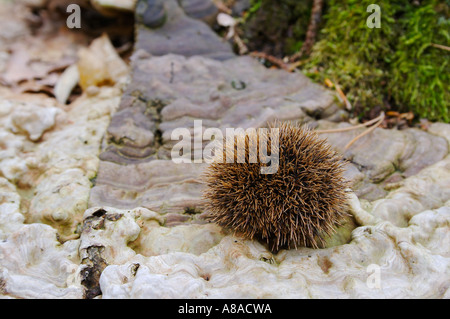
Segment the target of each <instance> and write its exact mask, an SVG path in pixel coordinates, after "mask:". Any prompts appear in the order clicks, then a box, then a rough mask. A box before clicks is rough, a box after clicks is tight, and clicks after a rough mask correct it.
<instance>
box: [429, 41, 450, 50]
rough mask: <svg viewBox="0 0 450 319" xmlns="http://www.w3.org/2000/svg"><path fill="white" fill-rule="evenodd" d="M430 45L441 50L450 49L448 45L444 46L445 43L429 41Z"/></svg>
mask: <svg viewBox="0 0 450 319" xmlns="http://www.w3.org/2000/svg"><path fill="white" fill-rule="evenodd" d="M431 46H432V47H435V48H439V49H442V50H447V51H450V47H448V46H446V45H442V44H436V43H431Z"/></svg>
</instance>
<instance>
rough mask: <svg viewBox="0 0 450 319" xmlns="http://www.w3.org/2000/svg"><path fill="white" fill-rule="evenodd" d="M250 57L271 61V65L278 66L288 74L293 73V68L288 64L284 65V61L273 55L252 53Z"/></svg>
mask: <svg viewBox="0 0 450 319" xmlns="http://www.w3.org/2000/svg"><path fill="white" fill-rule="evenodd" d="M250 55H251V56H252V57H255V58H260V59H265V60H267V61H269V62H270V63H272V64H274V65H276V66H278V67H279V68H281V69H283V70H286V71H288V72H291V71H292V68H291V67H290V66H289V65H288V64H286V63H284V62H283V60H281V59H279V58H277V57H274V56H273V55H270V54H266V53H264V52H251V53H250Z"/></svg>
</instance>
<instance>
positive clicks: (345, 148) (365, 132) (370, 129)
mask: <svg viewBox="0 0 450 319" xmlns="http://www.w3.org/2000/svg"><path fill="white" fill-rule="evenodd" d="M380 117H381V118H380V120H379V121H378V122H377V123H376V124H375V125H374V126H372V127H370V128H368V129H367V130H365V131H364V132H362V133H361V134H359V135H358V136H357V137H355V138H354V139H352V140H351V141H350V142H348V144H347V145H345V147H344V150H347V149H348V148H349V147H350V146H352V144H353V143H355V142H356V141H357V140H359V139H360V138H361V137H363V136H365V135H367V134H369V133H370V132H372V131H373V130H374V129H376V128H377V127H378V126H380V124H381V123H383V121H384V112H381V114H380Z"/></svg>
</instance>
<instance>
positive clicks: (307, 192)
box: [204, 123, 347, 251]
mask: <svg viewBox="0 0 450 319" xmlns="http://www.w3.org/2000/svg"><path fill="white" fill-rule="evenodd" d="M277 126H278V128H279V146H278V147H277V148H276V149H275V150H274V151H275V152H278V157H279V164H278V170H277V171H276V173H274V174H261V171H260V168H261V166H263V165H267V164H263V163H261V162H260V161H259V158H258V161H257V162H256V163H250V161H249V156H248V153H249V145H251V143H249V141H250V140H251V139H249V136H237V137H236V139H235V142H237V140H238V139H242V138H245V141H246V143H245V147H246V154H247V155H246V157H245V162H244V163H237V155H236V152H235V153H234V159H235V161H234V163H225V160H223V162H213V163H212V164H211V165H210V166H209V168H208V169H207V171H206V175H205V182H206V184H207V188H206V191H205V193H204V197H205V199H206V203H207V204H206V207H207V209H208V210H209V212H210V214H211V219H212V221H214V222H216V223H217V224H219V225H220V226H222V227H225V228H228V229H231V230H233V231H234V232H236V233H240V234H242V235H243V236H245V237H246V238H249V239H258V240H262V241H265V242H267V243H268V244H269V246H270V248H271V249H272V250H273V251H277V250H279V249H280V248H297V247H302V246H306V247H313V248H318V247H322V246H323V245H324V243H325V242H324V239H325V237H326V236H327V235H331V234H333V233H334V232H335V229H336V226H337V225H339V224H340V221H342V219H343V218H344V217H345V215H346V213H345V211H346V193H345V188H346V187H347V183H346V182H345V180H344V178H343V176H342V175H343V169H344V168H343V165H344V163H343V161H342V159H341V158H340V157H339V156H338V155H337V154H336V153H335V152H334V151H332V150H331V148H330V146H329V145H328V144H327V143H326V141H325V140H322V139H319V137H318V136H317V134H316V133H314V132H313V131H310V130H308V129H306V128H300V127H296V126H293V125H291V124H285V123H283V124H277ZM249 135H251V134H249ZM253 137H254V136H253ZM270 138H271V137H269V140H270ZM257 141H258V149H259V147H260V144H261V143H260V139H259V137H258V138H257ZM268 146H269V147H268V149H269V153H270V151H271V149H270V143H268ZM235 151H236V147H235ZM225 153H226V150H225V147H224V154H223V159H225Z"/></svg>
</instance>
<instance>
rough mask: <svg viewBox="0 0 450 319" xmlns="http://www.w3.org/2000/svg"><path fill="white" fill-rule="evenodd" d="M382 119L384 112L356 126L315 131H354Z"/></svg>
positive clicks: (322, 132)
mask: <svg viewBox="0 0 450 319" xmlns="http://www.w3.org/2000/svg"><path fill="white" fill-rule="evenodd" d="M381 119H384V113H383V112H381V114H380V115H379V116H378V117H376V118H374V119H371V120H370V121H367V122H365V123H362V124H358V125H355V126H349V127H342V128H336V129H330V130H316V131H315V132H316V133H317V134H326V133H339V132H346V131H353V130H356V129H358V128H361V127H366V126H370V125H372V124H373V123H376V122H378V121H380V120H381Z"/></svg>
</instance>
